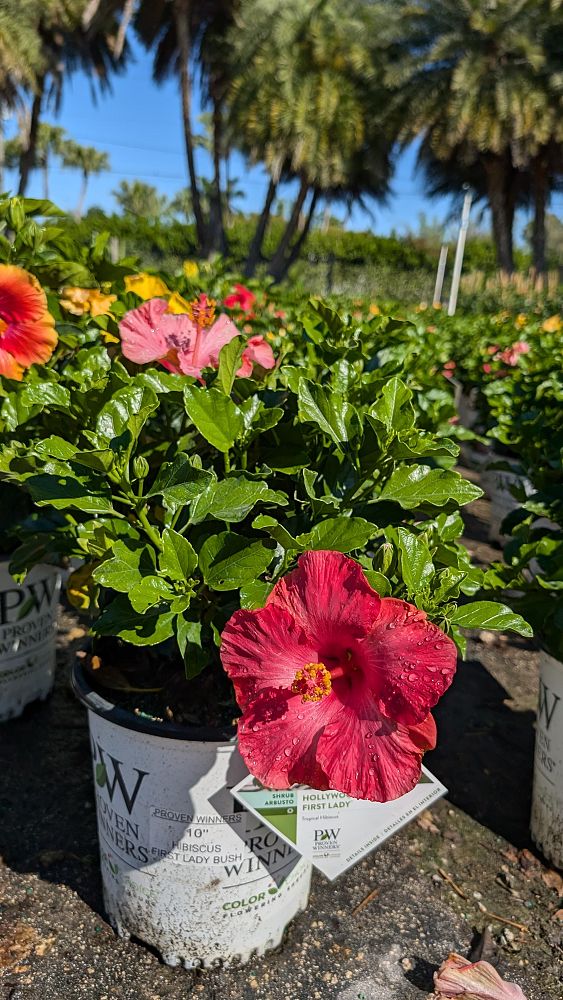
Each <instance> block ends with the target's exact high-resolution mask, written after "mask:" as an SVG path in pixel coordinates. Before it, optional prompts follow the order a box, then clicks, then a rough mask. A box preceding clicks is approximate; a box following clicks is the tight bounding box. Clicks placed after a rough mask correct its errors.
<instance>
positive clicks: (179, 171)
mask: <svg viewBox="0 0 563 1000" xmlns="http://www.w3.org/2000/svg"><path fill="white" fill-rule="evenodd" d="M134 50H135V61H134V62H131V63H130V65H129V67H128V69H127V71H126V73H124V74H123V75H121V76H118V77H115V78H114V81H113V92H112V93H110V94H108V95H106V96H103V97H99V98H98V100H97V102H96V103H94V102H93V100H92V94H91V90H90V84H89V81H88V80H87V79H86V77H85V76H84V75H83V74H79V73H77V74H75V75H74V76H73V77H72V78H71V79H70V80H68V82H67V83H66V87H65V93H64V98H63V104H62V108H61V111H60V113H59V115H58V116H57V117H56V118H55V116H54V115H52V114H51V115H50V114H48V113H46V114H45V115H44V118H45V120H47V121H56V122H57V123H58V124H60V125H62V126H63V127H64V128H65V129H66V130H67V132H68V133H69V135H70V136H71V137H72V138H73V139H75V140H76V141H78V142H80V143H83V144H85V145H94V146H97V147H98V148H99V149H104V150H106V151H107V152H108V154H109V157H110V161H111V172H110V173H104V174H101V175H100V176H99V177H92V178H91V179H90V183H89V190H88V195H87V199H86V207H89V206H90V205H100V206H101V207H103V208H104V209H106V210H109V211H111V210H113V209H115V202H114V199H113V198H112V194H111V192H112V190H114V188H116V187H117V185H118V184H119V182H120V180H122V179H124V180H130V181H131V180H134V179H135V178H139V179H140V180H143V181H146V183H148V184H153V185H154V186H155V187H156V188H158V190H159V191H161V192H162V193H164V194H166V195H169V196H172V195H173V194H175V192H176V191H178V190H179V188H181V187H184V186H185V185H186V167H185V156H184V147H183V140H182V131H181V119H180V100H179V95H178V88H177V84H176V82H175V81H174V80H170V81H167V82H166V83H165V84H164V85H162V86H156V84H154V83H153V81H152V78H151V60H150V56H148V55H147V54H146V53H145V52H144V51H143V50H142V49H141V48H140V47H138V46H134ZM195 104H196V106H195V109H194V110H195V114H194V120H195V118H196V116H197V114H198V113H199V110H200V108H199V99H198V95H197V93H196V98H195ZM12 130H13V126H12V129H10V125H8V129H7V132H8V134H10V131H12ZM198 157H199V159H198V169H199V170H200V171H201V173H202V174H204V175H208V174H209V171H210V164H209V162H208V157H207V156H206V154H205V153H203V152H199V153H198ZM414 161H415V150H414V149H413V148H412V147H411V148H409V149H407V150H406V151H405V152H404V153H403V154H402V155H401V156H400V157H399V158H398V162H397V169H396V173H395V176H394V179H393V189H394V192H395V193H394V195H393V196H392V198H391V199H390V200H389V204H388V205H387V206H385V207H382V206H378V205H374V206H373V215H374V218H373V219H372V218H370V216H369V215H367V214H366V213H365V212H363V211H362V210H361V209H360V208H356V209H355V210H354V212H353V214H352V217H351V219H350V221H349V226H350V228H353V229H368V230H372V231H374V232H375V233H378V234H388V233H390V232H391V231H392V230H393V229H394V230H396V231H397V232H398V233H405V232H407V231H408V230H409V229H416V226H417V220H418V214H419V213H420V212H425V213H426V215H427V217H428V218H433V217H436V218H438V219H441V220H444V219H446V217H447V216H448V214H449V210H450V205H449V202H448V201H446V200H442V199H441V200H439V201H429V200H428V199H427V198H425V196H424V192H423V186H422V179H421V178H420V177H415V176H414ZM230 173H231V177H236V178H238V179H239V187H240V188H241V189H242V190H243V191H244V198H243V199H241V201H240V202H239V203H238V207H239V208H242V209H244V210H247V211H256V210H258V209H259V208H260V207H261V204H262V201H263V198H264V194H265V190H266V185H267V179H266V176H265V173H264V171H263V170H262V169H260V168H258V167H254V168H249V167H248V166H247V164H246V163H245V162H244V160H243V158H242V157H241V156H239V155H238V154H234V155H233V156H232V160H231V167H230ZM6 181H7V184H6V186H8V185H9V184H10V183H11V184H12V185H13V184H14V181H15V178H14V176H13V175H11V174H10V172H8V173H7V178H6ZM79 188H80V177H79V175H78V173H77V172H76V171H71V170H63V169H62V168H61V167H60V166H58V164H55V165H54V166H53V168H52V170H51V178H50V196H51V198H52V199H53V201H55V202H56V203H57V204H58V205H59V206H60V207H61V208H64V209H69V210H72V209H73V208H74V207H75V205H76V202H77V200H78V192H79ZM28 194H29V195H30V196H32V197H40V196H42V181H41V178H40V176H38V175H37V174H33V175H32V179H31V183H30V186H29V189H28ZM291 194H292V191H291V189H290V188H288V189H287V193H286V196H287V197H288V198H290V197H291ZM336 214H338V212H337V213H336ZM524 221H525V220H521V222H520V226H519V227H518V228H519V229H520V228H521V226H522V223H523V222H524Z"/></svg>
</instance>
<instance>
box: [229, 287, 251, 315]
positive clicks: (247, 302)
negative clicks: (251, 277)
mask: <svg viewBox="0 0 563 1000" xmlns="http://www.w3.org/2000/svg"><path fill="white" fill-rule="evenodd" d="M235 289H236V291H234V292H231V294H230V295H227V297H226V299H223V305H224V306H226V307H227V309H241V310H242V312H245V313H249V312H251V310H252V307H253V305H254V303H255V302H256V296H255V294H254V292H251V291H250V288H247V287H246V285H241V284H238V283H237V284H235Z"/></svg>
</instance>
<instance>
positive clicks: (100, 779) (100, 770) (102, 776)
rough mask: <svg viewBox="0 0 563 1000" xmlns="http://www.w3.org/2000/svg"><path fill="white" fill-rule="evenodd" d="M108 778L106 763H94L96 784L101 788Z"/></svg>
mask: <svg viewBox="0 0 563 1000" xmlns="http://www.w3.org/2000/svg"><path fill="white" fill-rule="evenodd" d="M107 780H108V776H107V772H106V765H105V764H96V784H97V785H99V786H100V788H103V787H104V785H105V784H106V782H107Z"/></svg>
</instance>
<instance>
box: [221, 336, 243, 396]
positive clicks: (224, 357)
mask: <svg viewBox="0 0 563 1000" xmlns="http://www.w3.org/2000/svg"><path fill="white" fill-rule="evenodd" d="M243 349H244V340H243V338H242V337H233V339H232V340H231V341H229V343H228V344H225V345H224V347H222V348H221V350H220V351H219V371H218V373H217V385H219V386H220V387H221V389H222V390H223V392H224V393H225V395H226V396H230V394H231V389H232V388H233V382H234V380H235V375H236V373H237V371H238V369H239V368H240V360H241V358H242V352H243Z"/></svg>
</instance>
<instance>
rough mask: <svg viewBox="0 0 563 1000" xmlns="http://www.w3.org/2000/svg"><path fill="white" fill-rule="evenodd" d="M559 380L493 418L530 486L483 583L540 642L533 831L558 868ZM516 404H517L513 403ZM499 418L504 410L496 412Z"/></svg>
mask: <svg viewBox="0 0 563 1000" xmlns="http://www.w3.org/2000/svg"><path fill="white" fill-rule="evenodd" d="M562 398H563V379H562V377H561V371H560V368H557V367H554V368H553V369H552V370H551V371H544V372H542V373H540V374H539V375H538V377H537V378H536V380H535V381H534V380H533V379H530V380H527V381H526V382H525V383H524V384H523V385H522V386H521V387H520V391H519V393H518V394H517V397H516V400H517V401H516V402H515V403H514V404H513V406H512V409H511V412H512V414H513V416H514V423H513V425H510V424H509V423H508V422H507V421H506V419H503V420H501V421H499V430H498V433H499V434H501V435H502V437H503V438H504V439H505V440H508V441H510V442H511V443H512V444H513V446H514V448H515V450H516V451H517V453H518V454H519V456H520V461H521V463H522V466H523V467H524V468H525V470H526V472H527V473H528V475H529V477H530V480H531V485H532V490H533V492H532V493H531V495H530V496H528V497H527V498H524V500H523V502H522V505H521V506H520V507H519V508H518V509H517V510H515V511H513V512H512V513H511V514H510V515H509V516H508V517H507V519H506V520H505V523H504V524H505V530H506V531H508V532H509V533H510V534H509V537H508V540H507V543H506V545H505V547H504V553H503V562H499V563H495V564H493V565H492V566H491V568H490V569H489V570H488V571H487V573H486V574H485V578H484V583H485V586H486V587H487V588H488V589H489V590H492V591H493V592H494V594H495V596H497V594H498V595H500V596H501V597H502V596H503V595H504V594H506V593H510V595H511V601H512V603H513V604H514V606H515V607H517V608H518V609H519V610H520V611H522V613H523V614H525V615H526V618H527V620H529V621H530V623H531V624H532V626H533V628H534V633H535V635H536V637H537V639H538V642H539V645H540V684H539V705H538V716H537V724H536V752H535V761H534V789H533V797H532V824H531V825H532V836H533V838H534V840H535V842H536V843H537V844H538V846H539V847H541V849H542V851H543V852H544V854H545V855H546V857H548V858H549V859H550V861H551V862H552V863H553V864H555V865H557V866H558V867H562V866H563V842H562V838H561V830H562V828H563V715H562V706H563V596H562V594H563V466H562V461H561V447H560V444H561V440H562V435H563V418H562V409H561V400H562ZM518 402H519V405H518ZM503 416H504V414H503Z"/></svg>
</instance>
